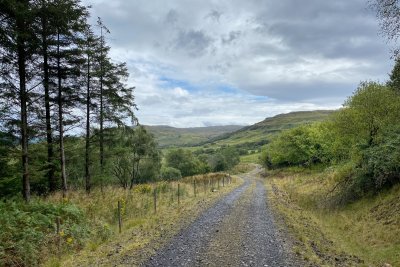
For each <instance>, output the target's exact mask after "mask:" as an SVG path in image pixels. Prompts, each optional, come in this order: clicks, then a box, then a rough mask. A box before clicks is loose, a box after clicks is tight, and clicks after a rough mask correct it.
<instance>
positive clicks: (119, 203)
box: [118, 200, 122, 233]
mask: <svg viewBox="0 0 400 267" xmlns="http://www.w3.org/2000/svg"><path fill="white" fill-rule="evenodd" d="M118 229H119V233H121V232H122V216H121V200H118Z"/></svg>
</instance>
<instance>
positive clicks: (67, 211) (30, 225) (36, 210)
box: [0, 200, 89, 266]
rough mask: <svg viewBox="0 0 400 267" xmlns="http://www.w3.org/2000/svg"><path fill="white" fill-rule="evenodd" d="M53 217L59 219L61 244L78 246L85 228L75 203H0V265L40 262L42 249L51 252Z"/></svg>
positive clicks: (30, 264) (83, 220)
mask: <svg viewBox="0 0 400 267" xmlns="http://www.w3.org/2000/svg"><path fill="white" fill-rule="evenodd" d="M57 217H59V218H60V219H61V235H60V237H59V238H61V241H62V245H66V246H68V248H71V247H72V248H74V247H78V246H81V245H82V242H83V240H84V239H85V238H86V237H87V236H88V234H89V231H88V228H87V224H86V221H85V219H84V215H83V213H82V211H81V210H80V209H78V208H77V207H76V206H74V205H72V204H68V203H60V204H51V203H45V202H41V201H32V202H31V203H30V204H26V203H25V202H23V201H21V200H17V201H15V200H13V201H5V202H0V226H1V231H0V255H1V257H0V265H1V266H19V265H21V266H34V265H38V264H39V263H40V260H41V255H42V253H43V251H49V252H50V253H51V252H52V251H53V252H54V249H55V246H54V243H55V240H56V239H57V238H58V237H57V235H56V230H55V229H56V218H57ZM45 247H46V248H45Z"/></svg>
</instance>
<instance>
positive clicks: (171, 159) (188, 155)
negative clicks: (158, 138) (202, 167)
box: [165, 148, 198, 177]
mask: <svg viewBox="0 0 400 267" xmlns="http://www.w3.org/2000/svg"><path fill="white" fill-rule="evenodd" d="M165 162H166V166H168V167H172V168H175V169H178V170H179V171H180V172H181V174H182V176H183V177H185V176H191V175H194V174H197V173H198V172H197V164H196V163H198V162H196V160H195V157H194V156H193V154H192V152H190V151H189V150H184V149H182V148H179V149H173V150H170V151H168V153H167V154H166V155H165Z"/></svg>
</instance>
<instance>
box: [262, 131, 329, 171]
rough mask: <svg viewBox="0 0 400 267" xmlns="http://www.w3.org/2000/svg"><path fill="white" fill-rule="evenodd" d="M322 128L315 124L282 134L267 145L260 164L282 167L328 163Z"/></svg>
mask: <svg viewBox="0 0 400 267" xmlns="http://www.w3.org/2000/svg"><path fill="white" fill-rule="evenodd" d="M323 127H324V126H323V125H322V124H320V123H316V124H313V125H303V126H298V127H296V128H293V129H290V130H287V131H284V132H282V133H281V134H280V135H278V136H276V137H275V138H274V139H273V140H272V141H271V143H270V144H268V145H267V147H266V149H265V150H264V151H263V153H262V155H261V159H262V162H263V163H264V165H265V166H267V167H283V166H294V165H310V164H314V163H321V162H326V161H328V160H329V157H328V155H327V153H326V151H324V149H325V147H326V143H324V140H323V139H324V138H323V132H322V131H323V130H322V129H323Z"/></svg>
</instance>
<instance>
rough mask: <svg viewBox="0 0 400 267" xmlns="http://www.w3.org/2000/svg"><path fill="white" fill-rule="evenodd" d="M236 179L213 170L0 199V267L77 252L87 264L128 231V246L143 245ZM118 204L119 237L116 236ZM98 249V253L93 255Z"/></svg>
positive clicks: (51, 261)
mask: <svg viewBox="0 0 400 267" xmlns="http://www.w3.org/2000/svg"><path fill="white" fill-rule="evenodd" d="M229 182H232V183H229ZM235 183H237V178H235V177H233V178H232V179H229V178H228V176H227V175H226V174H224V173H215V174H207V175H198V176H193V177H186V178H183V179H181V180H179V181H170V182H163V181H162V182H157V183H149V184H140V185H135V186H134V188H133V189H132V190H125V189H122V188H118V187H111V186H110V187H106V188H103V190H101V189H100V188H98V189H97V188H96V189H94V190H93V191H92V192H91V193H90V194H86V192H85V191H84V190H71V191H69V192H68V194H67V197H66V198H63V197H62V194H61V193H55V194H53V195H51V196H48V197H46V198H41V197H36V198H35V199H34V200H33V201H32V202H31V203H30V204H26V203H24V202H23V201H22V200H11V201H3V202H0V266H36V265H41V264H43V263H46V265H49V266H57V265H61V264H63V265H64V264H65V265H74V263H73V262H74V261H75V254H76V253H77V252H80V251H81V252H82V253H83V254H85V253H86V255H84V256H83V257H82V258H83V262H81V265H86V263H85V259H84V258H85V257H86V256H87V257H88V258H89V260H95V259H96V258H97V257H99V255H102V256H104V257H106V254H107V253H108V252H107V250H109V248H107V247H106V246H103V245H104V244H107V243H108V242H110V241H118V242H119V241H121V240H122V241H123V240H124V238H126V236H129V235H130V234H131V233H132V231H136V234H135V236H134V237H132V238H134V241H135V242H136V243H135V242H132V240H130V242H129V243H128V242H127V243H126V249H127V250H129V249H132V247H129V246H131V245H132V244H137V245H138V246H139V247H140V246H145V245H146V244H148V243H149V242H150V241H151V240H153V239H155V238H157V236H159V235H160V233H161V230H162V229H161V228H162V227H164V228H168V227H172V226H173V225H175V224H176V223H177V222H179V221H180V220H181V219H182V217H184V216H189V215H194V213H190V212H188V211H191V210H200V209H201V207H200V206H201V205H202V203H205V202H207V201H211V200H212V199H216V198H217V197H219V196H220V195H221V194H223V193H224V192H227V191H229V190H231V188H233V187H234V186H236V185H235ZM223 185H224V187H223ZM178 187H179V190H178ZM155 196H156V209H155V208H154V207H155V205H154V199H155V198H154V197H155ZM178 198H179V203H178ZM118 202H120V203H121V210H120V214H121V217H122V235H118V208H117V207H118ZM57 221H59V222H60V223H59V229H57V224H56V222H57ZM165 225H167V226H165ZM96 251H99V253H94V254H93V253H92V252H96ZM82 253H81V254H82ZM91 253H92V254H93V255H92V259H90V257H91V256H90V255H89V254H91ZM70 255H74V256H73V257H71V256H70ZM78 265H79V264H78Z"/></svg>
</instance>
